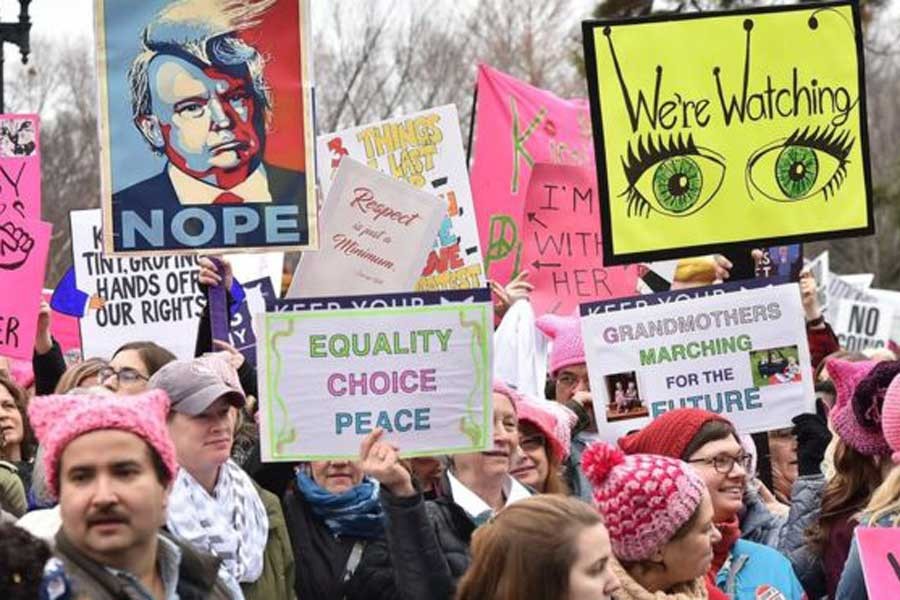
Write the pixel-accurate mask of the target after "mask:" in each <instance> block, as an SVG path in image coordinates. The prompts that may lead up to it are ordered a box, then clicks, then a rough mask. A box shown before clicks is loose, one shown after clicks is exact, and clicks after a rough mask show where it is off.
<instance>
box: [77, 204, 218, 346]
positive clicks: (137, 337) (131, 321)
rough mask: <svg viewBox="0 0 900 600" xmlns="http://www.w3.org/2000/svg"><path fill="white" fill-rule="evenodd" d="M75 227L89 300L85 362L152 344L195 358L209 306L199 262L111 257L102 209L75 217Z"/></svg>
mask: <svg viewBox="0 0 900 600" xmlns="http://www.w3.org/2000/svg"><path fill="white" fill-rule="evenodd" d="M69 221H70V225H71V230H72V261H73V264H74V267H75V282H76V285H77V288H78V290H79V291H80V292H82V293H83V294H84V295H85V310H84V316H83V317H82V318H81V322H80V324H81V348H82V354H83V356H85V357H92V356H99V357H102V358H109V357H110V356H111V355H112V353H113V352H115V351H116V350H117V349H118V348H119V347H120V346H121V345H123V344H125V343H127V342H136V341H141V340H150V341H154V342H157V343H159V344H161V345H162V346H164V347H165V348H167V349H168V350H170V351H171V352H172V353H173V354H175V356H177V357H178V358H183V359H187V358H192V357H193V356H194V348H195V345H196V341H197V325H198V323H199V319H200V315H201V313H202V312H203V307H204V306H205V305H206V298H205V297H204V295H203V293H202V292H201V291H200V287H199V285H198V282H197V272H198V267H197V257H196V256H141V257H138V256H135V257H123V256H119V257H105V256H103V255H102V253H101V249H102V246H103V237H102V232H101V230H100V226H101V220H100V209H92V210H75V211H72V212H71V213H69ZM92 299H94V300H93V301H92ZM101 303H102V306H97V305H98V304H101Z"/></svg>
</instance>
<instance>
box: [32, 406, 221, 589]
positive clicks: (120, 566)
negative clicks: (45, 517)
mask: <svg viewBox="0 0 900 600" xmlns="http://www.w3.org/2000/svg"><path fill="white" fill-rule="evenodd" d="M168 408H169V400H168V398H167V397H166V395H165V393H163V392H160V391H158V390H154V391H151V392H147V393H145V394H141V395H138V396H129V397H127V398H122V397H115V396H112V397H108V396H93V395H79V396H75V395H60V396H40V397H37V398H35V399H34V400H32V402H31V405H30V407H29V417H30V418H31V422H32V424H33V426H34V429H35V431H36V433H37V436H38V439H39V440H40V443H41V446H42V447H43V449H44V457H43V461H44V469H45V471H46V477H47V484H48V487H49V488H50V491H51V493H52V494H53V495H54V496H57V497H58V498H59V506H60V514H61V516H62V527H61V529H60V531H59V533H58V534H57V536H56V549H55V553H56V557H57V558H58V559H59V560H60V561H61V562H62V563H63V566H64V568H65V572H66V576H67V577H68V578H69V579H70V580H71V582H72V585H73V588H74V592H75V596H76V597H85V598H92V599H93V600H106V599H110V600H112V599H117V598H153V599H159V600H161V599H164V598H172V597H178V598H181V599H182V600H187V599H189V598H210V599H220V598H221V599H226V598H230V596H229V594H228V592H227V590H226V589H225V587H224V586H223V584H222V582H221V581H219V579H218V576H217V572H218V569H219V562H220V561H219V559H218V558H216V557H214V556H211V555H209V554H205V553H202V552H199V551H197V550H194V549H193V548H191V547H190V546H189V545H188V544H185V543H184V542H182V541H180V540H178V539H176V538H174V537H172V536H170V535H169V534H167V533H164V532H163V531H161V529H160V527H161V526H162V525H163V524H164V523H165V515H166V509H167V507H168V501H169V492H170V490H171V483H172V480H173V478H174V476H175V472H176V469H177V464H176V462H175V448H174V446H173V444H172V440H171V438H170V437H169V434H168V431H167V429H166V422H165V419H166V414H167V412H168Z"/></svg>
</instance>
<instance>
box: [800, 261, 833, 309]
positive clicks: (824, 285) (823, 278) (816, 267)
mask: <svg viewBox="0 0 900 600" xmlns="http://www.w3.org/2000/svg"><path fill="white" fill-rule="evenodd" d="M804 268H805V269H806V270H808V271H809V272H810V273H812V275H813V277H815V278H816V297H817V299H818V300H819V308H821V309H822V314H823V315H824V314H825V313H826V312H827V311H828V300H829V298H828V285H829V283H830V281H829V278H830V277H831V265H830V264H829V254H828V250H825V251H824V252H822V253H821V254H819V255H818V256H817V257H815V258H814V259H812V260H811V261H809V262H807V263H806V266H805V267H804Z"/></svg>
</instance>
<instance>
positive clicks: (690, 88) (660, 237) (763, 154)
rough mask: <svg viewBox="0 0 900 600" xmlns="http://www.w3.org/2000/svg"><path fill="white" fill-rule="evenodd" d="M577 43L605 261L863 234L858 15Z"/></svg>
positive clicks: (654, 23)
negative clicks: (588, 107) (580, 52)
mask: <svg viewBox="0 0 900 600" xmlns="http://www.w3.org/2000/svg"><path fill="white" fill-rule="evenodd" d="M583 33H584V44H585V60H586V70H587V77H588V89H589V91H590V97H591V116H592V119H593V124H594V128H593V131H594V142H595V150H596V152H595V155H596V158H597V177H598V183H599V186H600V197H601V198H602V199H603V203H604V204H603V210H602V211H601V217H602V223H603V241H604V244H605V246H604V260H606V261H607V264H625V263H633V262H637V261H640V260H658V259H664V258H678V257H683V256H693V255H697V254H706V253H711V252H725V253H726V254H727V251H728V250H729V249H730V248H732V247H737V246H739V245H751V244H752V245H755V246H768V245H775V244H783V243H799V242H807V241H811V240H821V239H831V238H839V237H846V236H850V235H865V234H871V233H873V232H874V221H873V217H872V205H871V199H872V195H871V181H870V173H869V161H868V144H867V134H866V101H865V100H866V99H865V84H864V81H863V66H862V60H863V50H862V40H863V35H862V29H861V27H860V20H859V5H858V4H856V3H852V2H848V1H842V2H835V3H831V4H829V5H827V7H823V6H822V5H816V6H814V7H805V6H802V5H801V6H799V7H798V6H790V7H788V6H779V7H774V8H765V9H759V10H745V11H731V12H725V13H704V14H691V15H660V16H654V17H650V18H646V19H634V20H628V21H606V22H598V21H586V22H584V23H583Z"/></svg>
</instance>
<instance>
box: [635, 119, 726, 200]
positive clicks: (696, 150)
mask: <svg viewBox="0 0 900 600" xmlns="http://www.w3.org/2000/svg"><path fill="white" fill-rule="evenodd" d="M622 166H623V167H624V169H625V177H626V178H627V179H628V189H627V190H625V192H624V194H623V195H624V196H626V202H627V208H628V216H629V217H631V216H640V217H647V216H650V213H651V211H652V212H656V213H659V214H662V215H666V216H668V217H687V216H689V215H691V214H693V213H695V212H697V211H699V210H701V209H702V208H703V207H704V206H706V205H707V204H709V202H710V201H711V200H712V199H713V198H715V196H716V194H717V193H718V192H719V188H720V187H721V185H722V180H723V178H724V176H725V158H724V157H722V156H721V155H719V154H716V153H715V152H713V151H712V150H710V149H709V148H703V147H701V146H697V145H695V144H694V139H693V137H692V136H691V135H688V136H687V137H684V136H682V135H681V134H679V135H677V136H671V135H670V136H669V137H668V139H666V138H663V137H653V136H647V137H641V138H638V139H637V140H635V143H634V145H633V144H632V142H629V143H628V147H627V152H626V155H625V157H623V160H622Z"/></svg>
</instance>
